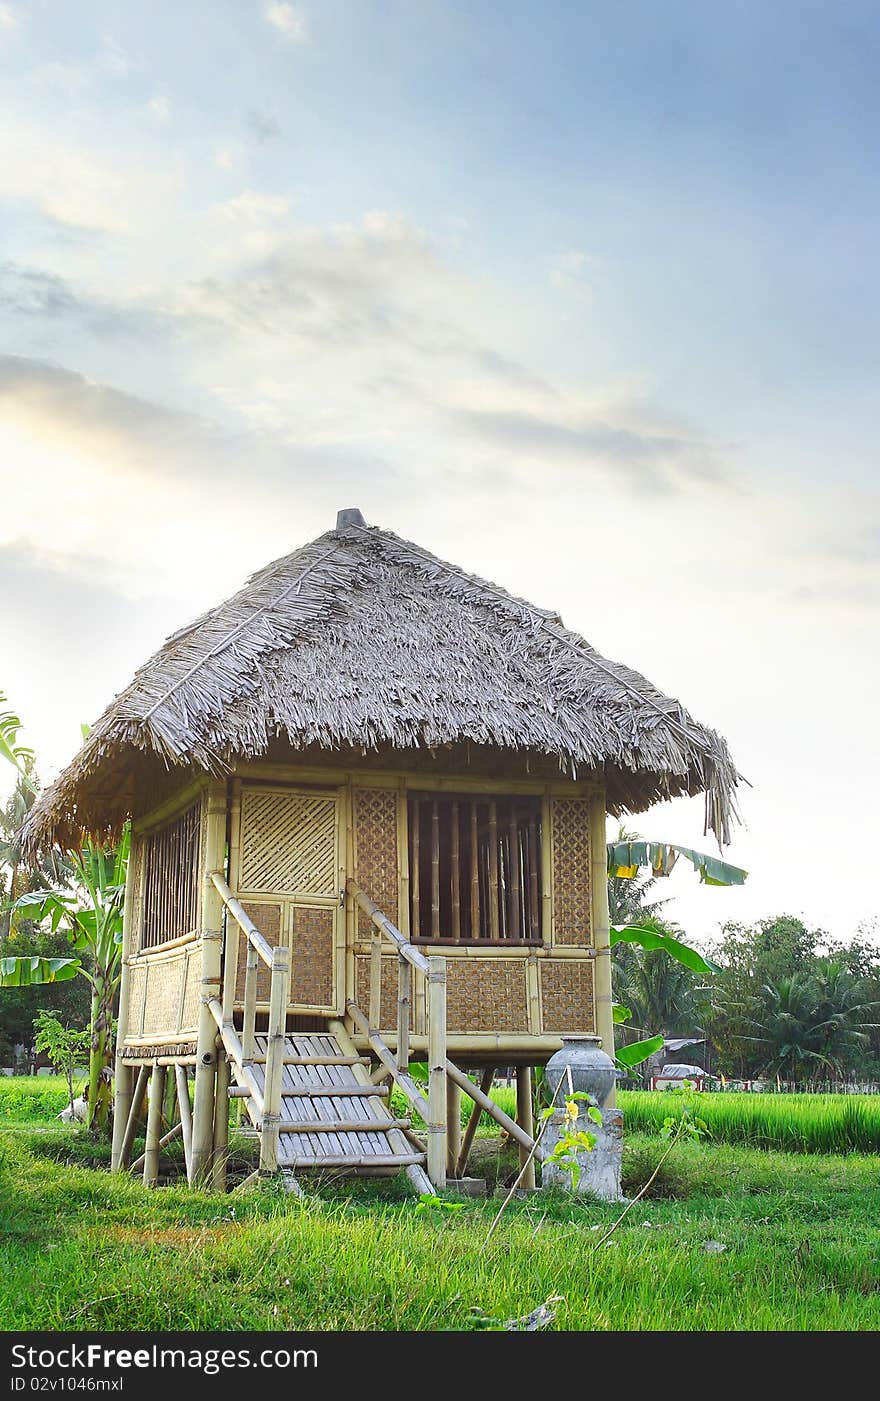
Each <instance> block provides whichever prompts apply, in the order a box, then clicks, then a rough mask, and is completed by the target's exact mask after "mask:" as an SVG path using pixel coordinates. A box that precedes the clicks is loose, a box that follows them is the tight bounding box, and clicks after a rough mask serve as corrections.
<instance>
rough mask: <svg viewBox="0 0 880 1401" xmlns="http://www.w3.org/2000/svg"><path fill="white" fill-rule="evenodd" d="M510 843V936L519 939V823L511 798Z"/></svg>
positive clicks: (520, 930)
mask: <svg viewBox="0 0 880 1401" xmlns="http://www.w3.org/2000/svg"><path fill="white" fill-rule="evenodd" d="M507 830H508V845H509V847H510V861H509V862H508V865H509V867H510V870H509V872H508V876H509V879H510V900H509V904H510V928H509V933H508V938H510V939H519V938H520V936H521V934H522V928H521V926H520V909H521V903H520V878H519V825H518V823H517V820H516V800H515V799H514V798H511V800H510V821H509V823H508V829H507Z"/></svg>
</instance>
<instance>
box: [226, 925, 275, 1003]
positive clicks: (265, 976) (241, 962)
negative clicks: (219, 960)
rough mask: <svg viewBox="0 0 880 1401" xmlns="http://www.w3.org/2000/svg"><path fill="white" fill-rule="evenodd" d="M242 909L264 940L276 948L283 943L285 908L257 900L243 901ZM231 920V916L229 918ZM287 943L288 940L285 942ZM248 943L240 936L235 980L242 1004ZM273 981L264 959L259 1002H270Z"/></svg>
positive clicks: (259, 972) (260, 969) (260, 962)
mask: <svg viewBox="0 0 880 1401" xmlns="http://www.w3.org/2000/svg"><path fill="white" fill-rule="evenodd" d="M241 903H242V908H243V910H244V912H245V914H246V915H247V916H248V918H249V919H252V920H253V922H254V924H255V925H256V926H257V928H258V929H259V931H260V933H261V934H262V936H263V938H264V939H265V940H266V942H267V943H269V944H271V945H272V947H273V948H274V947H275V945H276V944H280V943H281V942H282V936H281V926H282V917H283V907H282V906H281V905H270V904H263V903H262V902H259V903H258V902H257V901H256V900H242V902H241ZM228 918H231V916H228ZM284 942H286V940H284ZM247 950H248V941H247V938H246V936H245V935H244V934H241V933H240V934H239V936H238V972H237V975H236V980H235V990H236V1001H238V1002H241V1001H242V1000H243V998H244V974H245V965H246V962H247ZM270 981H271V977H270V973H269V969H268V968H267V967H266V965H265V963H264V962H263V960H262V959H259V960H258V962H257V1001H258V1002H268V1001H269V984H270Z"/></svg>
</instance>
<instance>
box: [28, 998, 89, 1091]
mask: <svg viewBox="0 0 880 1401" xmlns="http://www.w3.org/2000/svg"><path fill="white" fill-rule="evenodd" d="M34 1030H35V1031H36V1033H37V1037H36V1040H35V1042H34V1050H36V1051H38V1052H43V1053H44V1054H45V1055H46V1056H48V1058H49V1061H50V1063H51V1064H52V1065H53V1066H54V1068H55V1069H56V1070H57V1071H59V1072H60V1073H61V1074H62V1075H63V1076H64V1078H65V1079H66V1081H67V1098H68V1102H69V1104H70V1113H71V1117H73V1073H74V1070H75V1068H76V1064H77V1062H78V1061H80V1060H82V1059H83V1058H85V1059H88V1055H89V1049H90V1047H91V1044H92V1038H91V1034H90V1033H89V1032H88V1031H79V1030H77V1028H76V1027H71V1026H65V1025H64V1024H63V1022H61V1021H59V1019H58V1017H57V1016H56V1015H55V1013H54V1012H47V1011H46V1010H45V1009H43V1010H42V1011H40V1012H38V1013H37V1015H36V1017H35V1018H34Z"/></svg>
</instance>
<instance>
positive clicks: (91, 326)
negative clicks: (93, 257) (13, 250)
mask: <svg viewBox="0 0 880 1401" xmlns="http://www.w3.org/2000/svg"><path fill="white" fill-rule="evenodd" d="M0 308H2V309H3V310H4V311H5V312H6V313H8V315H9V316H10V317H11V316H19V317H22V318H25V319H26V320H27V321H28V322H30V323H31V325H32V327H34V328H36V329H37V330H38V331H39V332H41V333H42V334H43V339H44V340H46V341H47V342H50V341H51V340H52V338H53V337H54V336H55V335H56V334H57V323H59V322H62V321H63V322H68V323H70V324H71V325H74V326H76V327H77V328H78V329H79V330H81V331H86V332H88V333H89V334H91V335H93V336H95V337H97V338H99V339H101V340H103V339H105V338H107V337H114V336H121V335H127V336H137V337H145V336H147V335H156V334H157V333H159V332H160V331H161V320H162V318H161V314H160V313H158V312H157V311H156V310H155V309H153V308H151V307H149V306H135V305H131V304H128V303H125V302H121V301H119V300H112V299H110V298H102V297H99V296H96V295H94V294H93V293H90V292H85V291H81V290H77V289H76V288H75V287H74V286H73V284H72V283H71V282H70V281H69V280H68V279H66V278H63V277H59V276H58V275H57V274H55V273H51V272H44V271H42V270H41V269H39V268H31V267H22V266H19V265H18V264H16V263H0Z"/></svg>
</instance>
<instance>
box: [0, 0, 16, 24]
mask: <svg viewBox="0 0 880 1401" xmlns="http://www.w3.org/2000/svg"><path fill="white" fill-rule="evenodd" d="M20 23H21V14H20V12H19V11H18V10H17V9H16V8H15V7H14V6H13V5H6V4H0V29H16V28H17V27H18V25H19V24H20Z"/></svg>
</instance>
